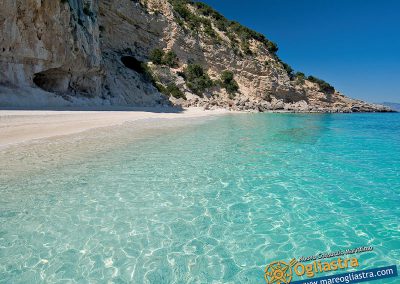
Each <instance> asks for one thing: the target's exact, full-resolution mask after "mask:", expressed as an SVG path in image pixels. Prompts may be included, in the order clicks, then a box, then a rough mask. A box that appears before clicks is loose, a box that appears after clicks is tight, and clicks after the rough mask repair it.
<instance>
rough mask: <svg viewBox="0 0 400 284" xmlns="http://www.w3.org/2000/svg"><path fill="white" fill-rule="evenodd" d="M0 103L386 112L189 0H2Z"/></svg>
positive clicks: (235, 24)
mask: <svg viewBox="0 0 400 284" xmlns="http://www.w3.org/2000/svg"><path fill="white" fill-rule="evenodd" d="M3 2H4V4H3V7H2V11H1V12H0V24H1V35H0V48H1V51H2V53H1V55H0V76H1V77H0V106H16V105H17V106H18V105H19V106H32V105H35V106H52V105H54V106H60V105H120V106H121V105H133V106H155V105H163V106H166V105H169V104H174V105H182V106H204V107H205V108H217V107H223V108H228V109H232V110H255V111H268V110H289V111H304V112H307V111H315V112H325V111H329V112H352V111H353V112H354V111H387V110H388V109H387V108H385V107H382V106H378V105H371V104H367V103H364V102H361V101H357V100H352V99H349V98H347V97H345V96H343V95H342V94H340V93H339V92H337V91H336V90H335V89H334V88H333V87H332V86H331V85H329V84H328V83H326V82H324V81H322V80H320V79H318V78H315V77H306V76H305V75H304V74H302V73H294V72H293V70H291V68H290V66H289V65H287V64H286V63H284V62H282V61H281V60H280V59H279V57H278V56H277V55H276V52H277V50H278V47H277V45H276V44H275V43H273V42H271V41H269V40H268V39H267V38H265V37H264V36H263V35H261V34H259V33H257V32H255V31H252V30H250V29H248V28H246V27H243V26H242V25H240V24H239V23H236V22H232V21H229V20H227V19H226V18H224V17H223V16H222V15H220V14H219V13H218V12H216V11H214V10H213V9H212V8H210V7H208V6H207V5H204V4H201V3H197V2H193V1H187V0H143V1H132V0H116V1H111V0H86V1H83V2H82V1H78V0H54V1H50V0H45V1H34V0H24V1H22V0H17V1H15V0H14V1H11V0H4V1H3Z"/></svg>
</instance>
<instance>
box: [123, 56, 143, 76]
mask: <svg viewBox="0 0 400 284" xmlns="http://www.w3.org/2000/svg"><path fill="white" fill-rule="evenodd" d="M121 62H122V63H123V64H124V65H125V67H126V68H129V69H131V70H133V71H136V72H138V73H140V74H143V73H144V72H145V70H144V68H143V65H142V63H143V62H141V61H139V60H137V59H136V58H135V57H133V56H122V57H121Z"/></svg>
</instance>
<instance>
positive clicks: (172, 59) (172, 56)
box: [162, 50, 178, 67]
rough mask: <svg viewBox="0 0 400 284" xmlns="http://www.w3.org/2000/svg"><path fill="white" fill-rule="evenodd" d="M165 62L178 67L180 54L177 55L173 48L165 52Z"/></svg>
mask: <svg viewBox="0 0 400 284" xmlns="http://www.w3.org/2000/svg"><path fill="white" fill-rule="evenodd" d="M162 62H163V64H165V65H167V66H169V67H177V66H178V56H177V55H176V53H175V52H173V51H172V50H170V51H168V52H167V53H165V55H164V57H163V59H162Z"/></svg>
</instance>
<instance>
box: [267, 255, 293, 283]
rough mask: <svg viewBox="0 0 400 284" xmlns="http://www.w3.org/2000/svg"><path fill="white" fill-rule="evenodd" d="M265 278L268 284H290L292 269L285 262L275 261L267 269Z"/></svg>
mask: <svg viewBox="0 0 400 284" xmlns="http://www.w3.org/2000/svg"><path fill="white" fill-rule="evenodd" d="M264 277H265V280H266V281H267V283H268V284H272V283H274V284H289V283H290V281H291V280H292V269H291V268H290V266H289V265H288V264H286V263H285V262H284V261H275V262H272V263H271V264H270V265H268V266H267V268H265V274H264Z"/></svg>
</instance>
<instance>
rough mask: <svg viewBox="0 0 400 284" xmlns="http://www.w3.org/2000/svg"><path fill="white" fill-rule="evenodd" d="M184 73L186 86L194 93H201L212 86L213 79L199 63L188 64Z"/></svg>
mask: <svg viewBox="0 0 400 284" xmlns="http://www.w3.org/2000/svg"><path fill="white" fill-rule="evenodd" d="M184 73H185V78H186V84H187V86H188V87H189V89H190V90H191V91H192V92H193V93H195V94H196V95H199V96H201V95H203V93H204V91H205V90H206V89H208V88H210V87H212V86H213V81H212V80H211V79H210V77H209V76H208V74H207V73H206V72H205V71H204V69H203V67H202V66H201V65H200V64H189V65H188V66H187V67H186V69H185V71H184Z"/></svg>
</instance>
